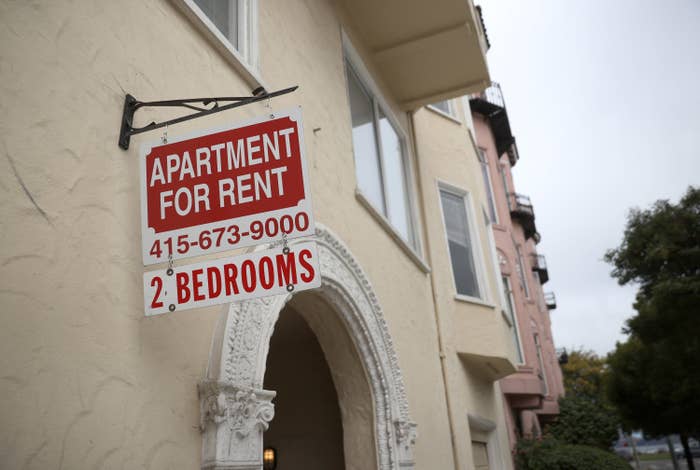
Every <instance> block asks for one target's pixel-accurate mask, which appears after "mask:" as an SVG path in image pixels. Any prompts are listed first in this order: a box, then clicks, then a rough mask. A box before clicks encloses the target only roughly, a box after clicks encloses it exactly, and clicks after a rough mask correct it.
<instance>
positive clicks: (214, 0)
mask: <svg viewBox="0 0 700 470" xmlns="http://www.w3.org/2000/svg"><path fill="white" fill-rule="evenodd" d="M185 3H186V4H188V6H189V4H191V3H193V4H194V5H196V6H190V8H192V9H199V10H200V12H201V13H202V14H204V16H205V17H206V18H207V19H208V21H209V22H211V25H207V26H208V27H209V28H210V29H211V28H212V26H213V28H215V29H216V30H217V31H218V32H219V33H221V35H222V36H223V38H224V39H225V40H226V41H227V42H228V43H229V44H230V45H231V46H232V47H233V49H235V51H236V52H237V53H238V55H240V56H241V58H242V59H243V61H244V62H246V63H247V64H248V65H251V66H253V67H254V68H257V50H256V49H257V28H256V25H257V0H190V1H187V0H185ZM205 23H207V22H206V21H205Z"/></svg>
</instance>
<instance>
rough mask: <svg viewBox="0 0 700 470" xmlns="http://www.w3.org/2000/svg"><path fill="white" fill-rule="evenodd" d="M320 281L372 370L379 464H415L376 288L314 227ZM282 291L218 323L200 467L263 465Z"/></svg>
mask: <svg viewBox="0 0 700 470" xmlns="http://www.w3.org/2000/svg"><path fill="white" fill-rule="evenodd" d="M316 237H317V242H318V248H319V257H320V264H321V277H322V285H321V287H320V288H319V289H317V290H316V291H314V293H315V294H316V295H319V296H320V297H322V298H323V299H324V300H325V301H327V302H328V303H329V304H330V305H332V306H333V307H334V310H335V311H336V313H337V314H338V315H340V316H341V317H342V321H343V323H344V325H345V327H346V328H347V331H348V333H349V335H350V337H351V338H352V340H353V342H354V345H355V348H356V349H357V352H358V354H359V356H360V358H361V361H362V363H363V364H362V366H363V368H364V370H365V371H366V374H367V382H368V384H369V387H370V389H371V395H372V399H373V401H374V403H373V409H374V428H375V429H374V438H375V446H376V449H377V454H378V455H377V459H378V468H379V469H380V470H396V469H411V468H413V466H414V465H413V446H414V443H415V438H416V425H415V424H414V423H413V422H412V421H411V420H410V417H409V413H408V403H407V401H406V395H405V391H404V386H403V378H402V376H401V371H400V370H399V366H398V361H397V358H396V354H395V352H394V347H393V343H392V341H391V337H390V335H389V331H388V329H387V325H386V323H385V321H384V315H383V313H382V309H381V307H380V306H379V303H378V301H377V298H376V296H375V295H374V291H373V290H372V287H371V285H370V283H369V281H368V279H367V276H366V275H365V274H364V272H363V271H362V269H361V267H360V266H359V264H358V263H357V261H356V260H355V258H354V257H353V256H352V254H351V253H350V251H349V250H348V249H347V247H346V246H345V245H344V244H343V243H342V242H341V241H340V240H339V239H338V237H336V236H335V235H334V234H333V233H332V232H330V230H328V229H327V228H324V227H322V226H320V224H319V227H318V228H317V229H316ZM291 296H292V295H291V294H290V295H281V296H275V297H267V298H263V299H255V300H252V301H246V302H242V303H238V304H231V305H230V306H229V308H228V311H227V312H226V314H225V315H223V316H222V318H221V320H220V322H219V325H218V326H217V329H216V332H215V336H214V340H213V342H212V350H211V353H210V357H209V366H208V368H207V377H206V379H205V380H203V381H202V382H200V384H199V387H198V389H199V397H200V412H201V429H202V433H203V442H202V469H206V470H223V469H227V470H229V469H231V470H233V469H236V470H260V469H261V468H262V460H261V458H262V448H263V432H264V431H265V430H266V429H267V427H268V423H269V422H270V421H271V420H272V418H273V417H274V405H273V404H272V403H271V400H272V399H273V398H274V397H275V392H274V391H268V390H263V379H264V376H265V363H266V359H267V353H268V349H269V344H270V337H271V336H272V332H273V329H274V325H275V323H276V322H277V318H278V316H279V313H280V311H281V310H282V308H283V307H284V305H285V304H286V303H287V301H289V300H290V298H291Z"/></svg>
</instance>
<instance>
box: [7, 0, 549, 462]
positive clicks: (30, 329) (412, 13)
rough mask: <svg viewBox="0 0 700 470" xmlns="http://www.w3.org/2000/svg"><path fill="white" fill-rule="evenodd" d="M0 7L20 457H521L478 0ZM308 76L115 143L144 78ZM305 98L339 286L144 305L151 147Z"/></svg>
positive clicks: (209, 85) (328, 259)
mask: <svg viewBox="0 0 700 470" xmlns="http://www.w3.org/2000/svg"><path fill="white" fill-rule="evenodd" d="M0 23H1V24H2V28H0V58H1V59H0V64H1V66H0V96H1V97H2V100H1V103H2V106H3V107H4V109H5V113H3V115H2V117H0V141H1V142H2V153H3V154H4V155H3V158H2V159H0V161H1V162H2V163H0V164H1V165H3V171H2V176H0V182H1V184H0V191H2V193H3V196H2V198H0V216H1V217H0V220H1V222H0V228H1V230H0V237H1V238H2V242H3V243H2V244H0V281H1V286H0V305H1V307H2V308H1V309H0V311H1V313H0V351H1V352H2V354H0V358H1V359H0V376H1V377H2V380H0V422H2V423H3V426H0V466H2V467H3V468H28V469H32V468H45V467H47V466H58V467H59V468H64V469H67V468H70V469H80V468H98V467H99V468H141V467H143V468H153V469H157V468H163V469H166V468H167V469H171V468H183V469H184V468H197V467H200V468H203V469H256V470H257V469H261V468H263V467H262V466H263V454H264V453H265V455H267V456H271V455H272V453H275V455H276V457H275V458H276V459H277V461H278V464H279V465H278V468H281V469H295V468H298V469H301V468H303V469H329V468H333V469H342V468H346V469H363V470H371V469H381V470H384V469H399V468H402V469H404V468H406V469H409V468H417V469H433V468H441V469H460V470H471V469H479V470H481V469H486V468H491V469H508V468H512V460H511V455H510V446H509V441H508V432H509V428H508V425H507V422H508V419H509V414H510V413H511V412H512V410H511V409H510V408H509V407H508V406H505V405H504V401H503V400H502V390H501V388H502V387H504V386H505V385H506V384H507V382H503V381H502V380H501V379H503V378H504V377H507V376H508V375H509V374H512V373H514V372H516V370H518V354H519V349H518V346H517V344H516V343H515V342H514V341H513V340H512V338H513V337H514V336H513V335H514V332H515V331H516V329H517V328H518V327H519V328H521V330H522V328H523V327H522V326H516V325H515V324H514V323H513V322H512V320H511V319H509V317H507V316H506V315H504V314H503V312H504V311H505V309H506V308H507V306H506V305H505V304H504V303H503V301H502V295H501V292H502V289H501V285H500V282H501V278H500V274H499V273H500V270H502V269H503V267H502V266H500V267H499V263H498V255H497V251H496V247H497V246H498V232H497V231H495V230H493V229H492V225H493V222H492V221H491V219H490V218H489V216H488V214H489V210H490V209H489V207H490V206H489V198H488V197H487V192H486V189H487V186H485V184H484V181H483V179H482V177H481V165H480V162H479V153H478V147H477V145H476V144H475V142H474V139H473V136H472V133H471V132H470V130H469V121H470V120H471V112H470V109H469V103H468V101H467V100H466V99H464V98H459V97H463V96H465V95H467V94H470V93H476V92H479V91H481V90H483V89H484V88H485V87H486V86H487V85H488V84H489V83H490V78H489V74H488V69H487V65H486V58H485V54H486V49H487V45H486V38H485V35H484V31H483V26H482V24H481V21H480V17H479V15H478V13H477V10H476V9H475V8H474V6H473V5H472V4H471V2H462V1H459V2H455V1H451V0H449V1H448V0H439V1H438V2H420V1H409V2H408V3H407V2H406V1H394V0H390V1H386V2H381V3H380V4H377V3H376V2H372V1H369V0H360V1H349V0H347V1H345V0H335V1H334V0H295V1H285V0H270V1H265V2H258V1H256V0H228V1H218V2H213V1H206V0H159V1H142V0H127V1H123V2H69V1H55V2H45V3H29V2H10V1H0ZM436 71H439V73H436ZM292 85H298V86H299V89H298V90H297V91H295V92H294V93H292V94H288V95H285V96H282V97H279V98H274V99H272V100H269V102H265V101H263V102H259V103H254V104H251V105H248V106H245V107H242V108H238V109H236V110H232V111H227V112H222V113H218V114H213V115H210V116H207V117H203V118H200V119H197V120H193V121H188V122H185V123H182V124H179V125H177V126H172V127H171V128H170V129H166V130H165V132H160V131H158V132H154V133H150V134H142V135H138V136H134V137H132V139H131V145H130V147H129V149H128V150H122V149H121V148H119V147H118V145H117V142H118V139H119V128H120V123H121V121H120V120H121V116H122V107H123V103H124V99H125V95H126V94H127V93H129V94H131V95H133V96H135V97H136V98H137V99H140V100H143V101H151V100H161V99H173V98H188V97H208V96H212V97H214V96H231V95H234V96H248V95H250V94H251V91H252V90H255V89H257V88H259V87H264V88H265V89H266V90H267V91H269V92H272V91H274V90H278V89H282V88H285V87H288V86H292ZM454 98H458V99H454ZM430 103H434V105H433V106H430ZM296 105H300V106H301V107H302V109H303V116H304V118H303V119H304V121H303V125H304V134H305V136H306V142H305V145H306V155H307V165H308V169H309V176H310V183H311V195H312V200H313V206H314V215H315V219H316V222H317V230H316V236H315V237H313V239H314V240H316V242H317V244H318V247H319V255H320V266H321V278H322V286H321V287H320V288H318V289H316V290H313V291H308V292H300V293H295V294H294V295H292V294H289V295H283V296H276V297H267V298H263V299H256V300H252V301H245V302H238V303H235V304H231V305H226V306H225V307H224V308H221V307H207V308H201V309H196V310H191V311H185V312H174V313H169V314H164V315H160V316H155V317H145V316H144V298H143V281H142V276H143V272H144V267H143V265H142V261H141V243H140V239H141V234H140V228H141V226H140V215H139V211H140V199H139V181H140V178H139V176H140V175H139V171H140V170H139V168H140V164H139V152H138V148H139V145H140V144H142V143H144V142H152V141H158V139H160V138H167V133H170V135H184V134H187V133H190V132H194V131H197V130H202V129H208V128H216V127H219V126H222V125H227V124H233V123H236V122H241V121H245V120H246V119H248V118H251V117H255V116H260V115H265V114H267V113H270V112H271V110H273V109H284V108H288V107H291V106H296ZM179 112H180V111H178V110H173V109H155V108H153V109H148V108H143V109H141V110H139V113H138V114H137V115H136V118H135V119H136V121H137V122H135V125H145V124H147V123H148V122H151V121H160V120H163V119H168V118H171V117H174V116H177V115H178V113H179ZM185 112H187V111H185ZM494 233H495V234H496V235H497V236H496V237H494ZM297 242H298V240H297V241H292V243H297ZM533 246H534V245H533ZM526 248H529V249H531V248H532V246H528V247H526ZM190 261H191V260H182V261H178V262H176V263H175V265H174V269H175V270H177V269H178V266H179V265H183V264H187V263H189V262H190ZM543 344H544V343H543ZM499 380H501V381H500V382H499ZM552 396H554V395H552Z"/></svg>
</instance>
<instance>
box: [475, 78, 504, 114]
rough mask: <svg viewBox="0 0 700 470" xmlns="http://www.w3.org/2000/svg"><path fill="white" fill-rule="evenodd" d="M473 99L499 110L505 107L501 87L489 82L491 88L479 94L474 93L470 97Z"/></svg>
mask: <svg viewBox="0 0 700 470" xmlns="http://www.w3.org/2000/svg"><path fill="white" fill-rule="evenodd" d="M472 97H473V98H481V99H482V100H484V101H486V102H488V103H491V104H493V105H496V106H500V107H501V108H505V107H506V102H505V100H504V99H503V92H502V91H501V85H499V84H498V83H496V82H491V86H490V87H488V88H487V89H485V90H484V91H482V92H480V93H475V94H473V95H472Z"/></svg>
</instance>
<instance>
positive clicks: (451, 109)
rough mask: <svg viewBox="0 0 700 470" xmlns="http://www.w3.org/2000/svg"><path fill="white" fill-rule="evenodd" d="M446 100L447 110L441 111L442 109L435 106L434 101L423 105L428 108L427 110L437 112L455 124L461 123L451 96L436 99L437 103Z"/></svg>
mask: <svg viewBox="0 0 700 470" xmlns="http://www.w3.org/2000/svg"><path fill="white" fill-rule="evenodd" d="M442 102H446V103H447V108H448V112H445V111H443V110H442V109H440V108H438V107H437V106H435V104H434V103H431V104H428V105H426V106H425V107H426V108H428V109H429V110H431V111H433V112H434V113H437V114H439V115H440V116H442V117H445V118H447V119H449V120H451V121H454V122H456V123H457V124H460V125H461V124H462V121H461V120H460V119H459V117H458V115H457V107H456V106H455V100H454V99H452V98H449V99H446V100H441V101H437V103H442Z"/></svg>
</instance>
